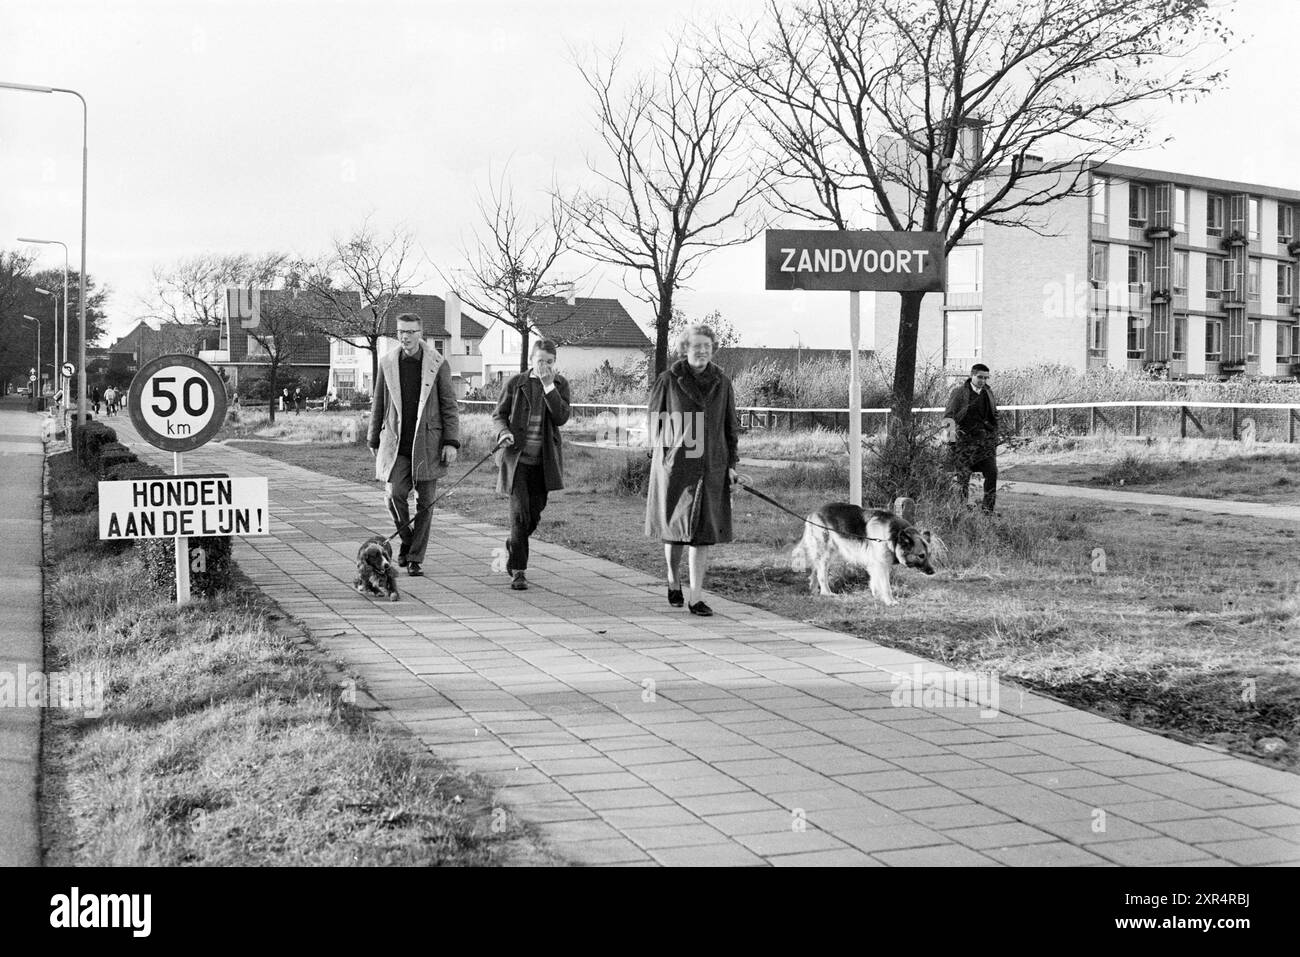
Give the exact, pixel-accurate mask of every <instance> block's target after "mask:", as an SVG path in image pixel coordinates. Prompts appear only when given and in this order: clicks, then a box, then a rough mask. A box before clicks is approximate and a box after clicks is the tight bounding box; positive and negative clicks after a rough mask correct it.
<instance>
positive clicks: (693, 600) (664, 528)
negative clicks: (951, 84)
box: [645, 325, 740, 615]
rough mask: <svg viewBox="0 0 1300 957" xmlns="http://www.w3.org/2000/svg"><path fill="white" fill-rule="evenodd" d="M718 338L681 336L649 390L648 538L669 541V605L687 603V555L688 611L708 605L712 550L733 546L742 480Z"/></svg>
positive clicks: (702, 330) (706, 610) (693, 330)
mask: <svg viewBox="0 0 1300 957" xmlns="http://www.w3.org/2000/svg"><path fill="white" fill-rule="evenodd" d="M715 343H716V338H715V336H714V334H713V330H712V329H710V328H709V327H708V326H705V325H693V326H690V327H689V328H687V329H686V331H685V332H684V333H683V334H682V337H681V340H680V344H679V351H680V352H681V354H682V355H683V356H684V358H682V359H679V360H678V361H676V362H674V363H673V364H672V366H670V367H669V368H668V371H666V372H664V373H663V374H662V375H661V376H659V378H658V379H657V380H656V381H655V384H654V387H653V388H652V389H651V390H650V401H649V413H648V414H649V422H648V430H647V435H648V436H649V441H650V444H651V448H652V450H653V460H652V461H651V464H650V483H649V490H648V492H647V495H646V511H645V533H646V534H647V535H651V536H657V537H658V538H660V539H662V540H663V543H664V561H665V562H666V563H667V565H668V603H669V604H670V605H672V606H673V607H674V608H680V607H681V606H682V604H683V595H682V586H681V580H680V578H679V577H678V568H679V566H680V565H681V560H682V551H683V550H688V556H687V567H688V569H689V572H690V594H689V596H688V597H689V599H690V600H689V606H690V610H691V614H693V615H712V614H713V609H711V608H710V607H709V606H708V605H706V604H705V603H704V594H703V593H704V573H705V571H706V570H707V568H708V552H707V549H708V546H710V545H715V544H718V543H720V542H729V541H731V487H732V485H733V483H734V482H735V481H736V464H737V463H738V462H739V461H740V456H739V451H738V447H737V443H738V437H739V431H740V430H739V422H738V420H737V417H736V395H735V392H734V391H733V389H732V387H731V380H730V379H728V378H727V376H726V375H725V374H723V372H722V370H721V369H719V368H718V367H717V366H716V365H714V364H713V363H712V362H710V361H709V360H710V359H711V358H712V356H713V349H714V346H715Z"/></svg>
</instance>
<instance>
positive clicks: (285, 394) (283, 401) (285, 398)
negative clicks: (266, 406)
mask: <svg viewBox="0 0 1300 957" xmlns="http://www.w3.org/2000/svg"><path fill="white" fill-rule="evenodd" d="M279 398H280V411H281V412H284V411H285V410H286V409H288V408H289V390H288V388H285V389H284V390H283V391H282V392H281V393H280V396H279Z"/></svg>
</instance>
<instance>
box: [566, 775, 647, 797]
mask: <svg viewBox="0 0 1300 957" xmlns="http://www.w3.org/2000/svg"><path fill="white" fill-rule="evenodd" d="M555 783H556V784H559V785H560V786H561V787H564V788H568V789H569V790H570V791H572V792H574V793H575V794H578V793H581V792H583V791H616V790H622V789H624V788H634V787H637V786H638V785H642V784H644V783H645V782H644V781H642V780H641V779H640V778H638V777H637V776H636V775H635V774H633V773H632V772H631V771H614V772H610V773H607V774H566V775H556V777H555Z"/></svg>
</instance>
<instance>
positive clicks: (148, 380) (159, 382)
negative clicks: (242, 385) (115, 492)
mask: <svg viewBox="0 0 1300 957" xmlns="http://www.w3.org/2000/svg"><path fill="white" fill-rule="evenodd" d="M127 410H128V411H129V412H130V415H131V423H132V424H133V425H134V426H135V427H136V430H137V431H138V432H139V433H140V437H141V438H142V439H144V440H145V441H146V442H148V443H149V444H150V445H152V446H154V447H156V448H160V449H164V450H166V451H168V452H171V453H172V472H173V474H175V475H181V474H183V472H184V462H183V460H182V458H181V454H182V453H183V452H189V451H192V450H193V449H197V448H199V447H200V446H202V445H205V444H206V443H207V442H208V441H209V440H210V439H211V438H212V437H213V436H214V435H216V434H217V432H218V431H219V430H220V429H221V425H222V423H223V422H225V421H226V389H225V386H224V385H223V384H222V382H221V378H220V377H219V376H218V375H217V373H216V370H215V369H213V368H212V366H210V365H208V364H207V363H206V362H204V361H202V360H201V359H198V358H195V357H194V356H189V355H168V356H159V357H158V358H157V359H153V360H152V361H150V362H147V363H145V365H144V366H143V367H142V368H141V369H140V371H139V372H137V373H136V374H135V378H134V379H132V380H131V388H130V390H129V391H128V393H127ZM179 531H180V527H179V526H178V531H177V534H176V536H175V539H176V604H177V606H180V605H183V604H185V603H186V602H188V601H189V600H190V563H189V537H188V536H186V535H181V534H179Z"/></svg>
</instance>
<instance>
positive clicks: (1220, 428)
mask: <svg viewBox="0 0 1300 957" xmlns="http://www.w3.org/2000/svg"><path fill="white" fill-rule="evenodd" d="M460 405H461V407H462V408H464V409H465V410H466V411H478V412H490V411H492V409H494V408H495V407H496V403H495V402H489V401H467V400H461V402H460ZM571 408H572V409H573V411H574V416H575V418H576V420H577V421H578V422H579V423H583V422H584V421H585V420H587V419H592V420H596V419H599V418H600V417H601V416H602V415H604V414H608V413H612V414H614V415H615V416H622V417H624V418H628V417H635V416H641V415H644V414H645V411H646V407H645V406H644V405H612V404H605V403H599V402H574V403H573V404H572V406H571ZM736 411H737V412H738V413H739V415H740V425H741V428H743V429H752V430H760V429H786V430H789V431H794V430H796V429H811V428H818V427H820V428H824V429H829V430H831V431H844V432H847V431H848V428H849V410H848V409H790V408H775V407H771V408H769V407H762V406H743V407H740V408H738V409H737V410H736ZM998 411H999V415H1000V418H1001V421H1002V423H1003V429H1004V431H1007V429H1006V426H1007V425H1010V430H1009V431H1010V432H1012V433H1015V434H1017V435H1019V434H1026V435H1034V434H1053V433H1054V434H1061V435H1096V434H1108V435H1132V436H1141V437H1151V438H1174V437H1178V438H1230V439H1234V440H1244V441H1261V442H1270V441H1271V442H1295V441H1296V438H1297V435H1300V403H1267V402H1190V401H1189V402H1179V401H1176V400H1137V401H1110V402H1057V403H1053V404H1050V405H1004V406H1001V407H999V410H998ZM912 412H913V413H915V414H917V415H920V416H929V417H932V418H933V420H934V425H935V427H936V428H937V427H938V424H939V422H938V420H939V419H940V418H941V417H942V415H943V409H942V408H939V407H930V406H923V407H919V408H915V409H913V410H912ZM889 415H890V410H889V409H879V408H872V409H863V410H862V419H863V423H862V428H863V431H864V432H877V431H883V430H885V429H886V428H888V425H889ZM1008 418H1010V422H1008ZM588 424H590V423H588Z"/></svg>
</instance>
